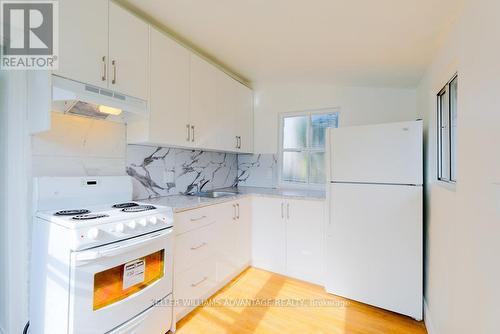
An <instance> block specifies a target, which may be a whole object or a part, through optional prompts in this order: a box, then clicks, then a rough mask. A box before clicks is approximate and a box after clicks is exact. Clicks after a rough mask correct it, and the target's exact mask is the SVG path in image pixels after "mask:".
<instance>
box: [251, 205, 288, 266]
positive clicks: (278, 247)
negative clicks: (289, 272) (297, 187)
mask: <svg viewBox="0 0 500 334" xmlns="http://www.w3.org/2000/svg"><path fill="white" fill-rule="evenodd" d="M283 204H284V203H283V201H282V200H281V199H279V198H271V197H259V196H256V197H255V198H254V199H253V209H252V217H253V220H252V265H253V266H254V267H257V268H261V269H265V270H269V271H273V272H276V273H280V274H286V271H285V267H286V263H285V261H286V224H285V219H284V216H283V213H284V212H283V211H284V210H282V207H283Z"/></svg>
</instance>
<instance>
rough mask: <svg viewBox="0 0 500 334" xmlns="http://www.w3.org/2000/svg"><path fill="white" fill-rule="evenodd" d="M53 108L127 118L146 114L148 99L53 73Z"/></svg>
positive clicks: (101, 117) (108, 117)
mask: <svg viewBox="0 0 500 334" xmlns="http://www.w3.org/2000/svg"><path fill="white" fill-rule="evenodd" d="M52 110H53V111H57V112H63V113H66V114H70V115H79V116H86V117H92V118H97V119H106V120H112V121H119V122H127V121H129V120H135V119H138V118H144V117H147V115H148V108H147V101H144V100H142V99H138V98H135V97H132V96H127V95H124V94H120V93H117V92H114V91H112V90H109V89H103V88H99V87H96V86H92V85H89V84H85V83H82V82H78V81H74V80H70V79H66V78H62V77H60V76H57V75H52Z"/></svg>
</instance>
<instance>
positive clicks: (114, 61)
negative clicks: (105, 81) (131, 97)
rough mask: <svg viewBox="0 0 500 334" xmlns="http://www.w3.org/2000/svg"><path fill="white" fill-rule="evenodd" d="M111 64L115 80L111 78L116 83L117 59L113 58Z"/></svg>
mask: <svg viewBox="0 0 500 334" xmlns="http://www.w3.org/2000/svg"><path fill="white" fill-rule="evenodd" d="M111 65H113V80H111V83H112V84H113V85H114V84H116V60H114V59H113V60H112V61H111Z"/></svg>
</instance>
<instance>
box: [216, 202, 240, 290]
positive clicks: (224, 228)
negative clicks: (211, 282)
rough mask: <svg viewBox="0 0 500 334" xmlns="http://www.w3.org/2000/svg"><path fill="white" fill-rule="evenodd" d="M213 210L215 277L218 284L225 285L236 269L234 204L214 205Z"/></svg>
mask: <svg viewBox="0 0 500 334" xmlns="http://www.w3.org/2000/svg"><path fill="white" fill-rule="evenodd" d="M213 210H214V212H215V214H216V217H217V223H216V224H217V237H216V240H217V242H216V246H215V247H216V256H215V258H216V277H217V282H218V283H225V282H226V281H227V279H229V277H230V276H231V275H233V274H234V272H235V271H236V269H237V268H236V265H235V262H234V244H235V243H234V239H235V232H236V227H235V220H236V202H227V203H221V204H217V205H214V206H213Z"/></svg>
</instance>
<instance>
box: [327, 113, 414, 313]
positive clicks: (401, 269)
mask: <svg viewBox="0 0 500 334" xmlns="http://www.w3.org/2000/svg"><path fill="white" fill-rule="evenodd" d="M422 131H423V130H422V121H413V122H400V123H390V124H380V125H367V126H356V127H343V128H337V129H329V130H328V133H327V159H326V160H327V173H328V174H327V175H328V185H327V200H328V221H327V229H326V230H327V237H326V275H325V288H326V290H327V291H328V292H329V293H332V294H335V295H339V296H343V297H346V298H349V299H352V300H356V301H360V302H362V303H366V304H370V305H374V306H377V307H380V308H383V309H387V310H390V311H394V312H397V313H401V314H404V315H407V316H410V317H412V318H414V319H417V320H421V319H422V306H423V305H422V298H423V297H422V293H423V223H422V220H423V208H422V196H423V194H422V180H423V147H422V145H423V144H422Z"/></svg>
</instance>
